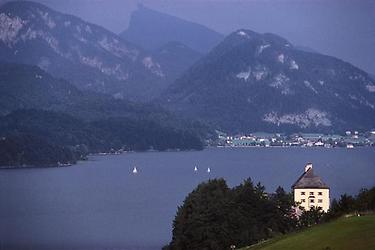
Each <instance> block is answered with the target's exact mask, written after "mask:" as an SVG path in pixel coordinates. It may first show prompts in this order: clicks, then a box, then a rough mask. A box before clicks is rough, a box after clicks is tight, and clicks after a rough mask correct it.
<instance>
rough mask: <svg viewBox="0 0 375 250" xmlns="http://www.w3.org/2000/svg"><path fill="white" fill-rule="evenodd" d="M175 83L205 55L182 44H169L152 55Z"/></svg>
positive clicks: (170, 80)
mask: <svg viewBox="0 0 375 250" xmlns="http://www.w3.org/2000/svg"><path fill="white" fill-rule="evenodd" d="M152 56H153V58H155V59H156V60H157V61H158V62H159V63H160V66H161V67H162V68H163V69H165V70H166V75H167V76H168V80H169V82H171V83H172V82H173V81H174V80H176V79H177V78H178V77H179V76H181V75H182V73H184V72H185V71H186V70H187V69H188V68H189V67H190V66H192V65H193V64H194V63H195V62H196V61H198V59H199V58H201V57H202V56H203V55H202V54H201V53H199V52H197V51H195V50H193V49H191V48H189V47H188V46H186V45H184V44H182V43H180V42H168V43H166V44H164V45H163V46H161V47H160V48H159V49H157V50H155V51H154V52H153V53H152Z"/></svg>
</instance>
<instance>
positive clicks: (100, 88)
mask: <svg viewBox="0 0 375 250" xmlns="http://www.w3.org/2000/svg"><path fill="white" fill-rule="evenodd" d="M0 61H6V62H17V63H25V64H33V65H38V66H39V67H41V68H43V69H44V70H46V71H47V72H49V73H50V74H52V75H54V76H57V77H61V78H65V79H67V80H68V81H70V82H72V83H73V84H75V85H76V86H78V87H79V88H81V89H87V90H93V91H97V92H103V93H109V94H114V95H116V96H117V97H119V98H120V97H127V98H130V99H133V100H142V101H143V100H149V99H150V98H152V97H154V96H157V95H158V94H159V92H160V91H161V89H163V88H164V87H165V86H166V85H167V78H168V76H167V75H166V73H165V71H164V69H162V68H161V66H160V64H159V63H158V62H157V61H155V59H154V58H153V57H152V56H151V55H150V54H149V53H147V52H145V51H143V49H141V48H139V47H137V46H135V45H133V44H131V43H129V42H127V41H125V40H123V39H122V38H120V37H119V36H117V35H116V34H114V33H112V32H110V31H108V30H106V29H104V28H102V27H100V26H97V25H94V24H90V23H88V22H85V21H83V20H81V19H79V18H77V17H74V16H71V15H65V14H62V13H59V12H56V11H54V10H52V9H49V8H47V7H46V6H44V5H41V4H38V3H34V2H28V1H14V2H9V3H6V4H4V5H2V6H1V7H0Z"/></svg>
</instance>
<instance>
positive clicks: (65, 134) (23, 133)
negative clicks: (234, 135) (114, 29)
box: [0, 110, 203, 166]
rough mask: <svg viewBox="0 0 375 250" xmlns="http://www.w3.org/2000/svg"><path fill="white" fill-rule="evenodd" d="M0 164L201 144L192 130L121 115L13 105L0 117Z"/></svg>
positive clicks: (69, 159) (71, 160)
mask: <svg viewBox="0 0 375 250" xmlns="http://www.w3.org/2000/svg"><path fill="white" fill-rule="evenodd" d="M0 137H1V140H0V166H22V165H53V164H57V163H58V162H60V163H74V162H76V161H77V160H79V159H83V158H85V156H86V155H87V154H88V153H98V152H113V151H117V150H134V151H144V150H150V149H153V150H160V151H163V150H168V149H180V150H188V149H196V150H200V149H202V148H203V138H201V137H200V135H199V134H198V133H196V132H195V131H194V130H193V129H189V128H186V129H183V128H181V127H180V128H176V127H174V128H173V127H168V126H163V125H161V124H160V123H158V122H156V121H155V120H152V119H147V118H144V119H132V118H126V117H118V118H103V119H99V120H95V121H84V120H81V119H79V118H76V117H73V116H70V115H67V114H64V113H60V112H52V111H42V110H18V111H15V112H13V113H11V114H9V115H6V116H3V117H1V119H0Z"/></svg>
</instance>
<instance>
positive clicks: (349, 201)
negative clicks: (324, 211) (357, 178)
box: [328, 187, 375, 219]
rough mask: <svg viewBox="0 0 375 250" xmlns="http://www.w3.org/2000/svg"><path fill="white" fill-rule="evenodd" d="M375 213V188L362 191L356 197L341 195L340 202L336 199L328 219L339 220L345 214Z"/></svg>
mask: <svg viewBox="0 0 375 250" xmlns="http://www.w3.org/2000/svg"><path fill="white" fill-rule="evenodd" d="M371 211H375V187H373V188H371V189H362V190H360V191H359V193H358V194H357V195H356V196H351V195H347V194H343V195H341V197H340V199H339V200H336V199H334V200H333V201H332V203H331V209H330V211H329V213H328V218H329V219H332V218H337V217H340V216H342V215H345V214H350V213H355V214H361V213H366V212H371Z"/></svg>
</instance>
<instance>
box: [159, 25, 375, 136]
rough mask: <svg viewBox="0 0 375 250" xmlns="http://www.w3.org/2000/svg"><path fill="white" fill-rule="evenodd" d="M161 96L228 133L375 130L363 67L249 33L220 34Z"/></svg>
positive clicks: (374, 89) (373, 97)
mask: <svg viewBox="0 0 375 250" xmlns="http://www.w3.org/2000/svg"><path fill="white" fill-rule="evenodd" d="M160 101H161V102H162V103H163V104H164V105H165V106H166V107H169V108H170V109H171V110H174V111H177V112H180V113H183V114H187V115H189V116H190V117H194V118H198V119H204V120H206V121H210V122H211V123H213V124H215V125H217V126H219V127H220V128H221V129H223V130H226V131H230V132H251V131H272V132H275V131H309V132H318V131H320V132H332V131H334V132H337V131H343V130H345V129H358V130H368V129H372V128H374V127H375V81H374V80H373V79H371V78H370V77H369V75H368V74H367V73H366V72H364V71H362V70H360V69H358V68H356V67H354V66H353V65H351V64H349V63H346V62H344V61H342V60H339V59H336V58H334V57H330V56H325V55H320V54H317V53H309V52H305V51H301V50H299V49H295V48H294V47H293V45H292V44H291V43H289V42H288V41H287V40H286V39H284V38H282V37H279V36H277V35H274V34H268V33H266V34H259V33H256V32H253V31H250V30H238V31H236V32H234V33H232V34H231V35H229V36H228V37H226V38H225V40H224V41H223V42H222V43H220V44H219V45H218V46H217V47H215V48H214V49H213V50H212V51H211V52H210V53H209V54H208V55H207V56H205V57H204V58H202V59H201V60H199V61H198V62H197V63H196V64H195V65H194V66H192V67H191V68H190V69H189V70H188V71H186V72H185V73H184V75H183V76H182V77H181V78H179V79H178V80H177V81H176V82H175V83H174V84H173V85H171V86H170V87H169V88H168V90H167V91H166V92H165V93H164V95H163V97H162V98H160Z"/></svg>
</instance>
